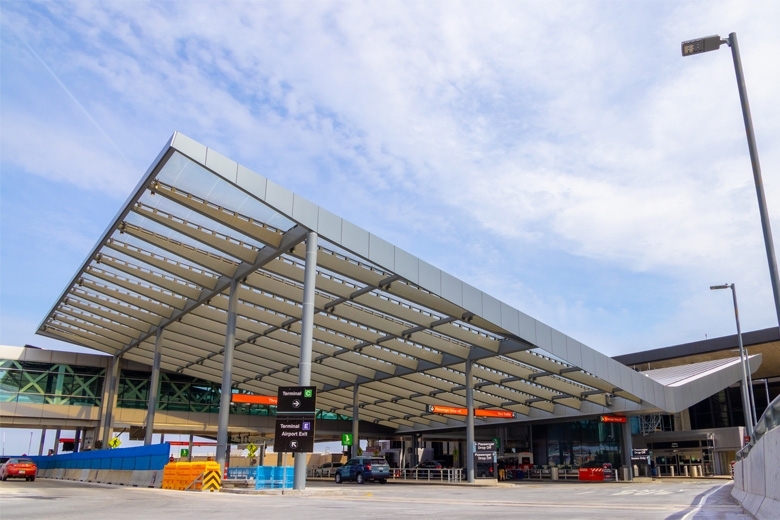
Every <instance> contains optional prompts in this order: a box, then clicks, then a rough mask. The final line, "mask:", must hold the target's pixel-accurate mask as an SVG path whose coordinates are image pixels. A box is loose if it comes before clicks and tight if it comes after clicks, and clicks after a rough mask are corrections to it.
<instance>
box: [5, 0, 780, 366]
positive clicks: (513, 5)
mask: <svg viewBox="0 0 780 520" xmlns="http://www.w3.org/2000/svg"><path fill="white" fill-rule="evenodd" d="M778 26H780V2H767V1H765V0H738V1H727V0H708V1H684V0H683V1H679V0H674V1H664V0H658V1H632V2H620V1H617V0H613V1H596V0H594V1H558V0H549V1H548V0H545V1H541V0H540V1H523V0H511V1H494V2H488V1H485V2H474V1H471V2H458V1H450V0H448V1H443V0H442V1H427V2H412V1H402V0H398V1H393V2H388V1H366V2H358V1H340V2H329V1H325V0H322V1H317V2H304V1H290V2H271V1H269V2H263V1H253V2H250V1H244V2H220V1H210V2H205V1H194V2H190V1H187V2H172V1H168V2H141V1H114V2H88V1H78V2H67V1H61V2H33V1H23V2H22V1H12V0H11V1H9V0H4V1H2V2H0V344H3V345H16V346H21V345H25V344H30V345H36V346H40V347H44V348H54V349H61V350H78V348H76V347H73V346H71V345H67V344H65V343H60V342H57V341H56V340H53V339H48V338H44V337H41V336H37V335H36V334H35V331H36V330H37V328H38V325H39V324H40V323H41V321H42V320H43V319H44V318H45V316H46V315H47V313H48V311H49V310H50V309H51V308H52V307H53V306H54V304H55V302H56V301H57V300H58V298H59V296H60V294H61V293H62V292H63V291H64V290H65V288H66V287H67V285H68V283H69V282H70V280H71V278H72V277H73V276H74V274H75V273H76V272H77V271H78V269H79V267H80V266H81V264H82V263H83V262H84V260H85V258H86V257H87V255H88V253H89V252H90V250H91V249H92V247H93V246H94V245H95V243H96V242H97V240H98V239H99V237H100V235H101V234H102V232H103V231H104V230H105V229H106V228H107V227H108V226H109V224H110V223H111V222H112V221H113V219H114V217H115V215H116V213H117V212H118V211H119V209H120V208H121V207H122V205H123V204H124V202H125V200H126V199H127V197H128V196H129V195H130V193H131V190H132V189H133V187H134V186H135V185H136V183H137V182H138V181H139V180H140V178H141V177H142V176H143V174H144V172H145V171H146V169H147V168H148V167H149V165H150V164H151V163H152V162H153V161H154V159H155V158H156V156H157V154H158V152H159V151H160V150H161V149H162V148H163V146H164V145H165V143H166V142H167V140H168V139H169V137H170V136H171V134H172V133H173V132H174V131H180V132H182V133H184V134H186V135H188V136H189V137H192V138H193V139H195V140H196V141H198V142H200V143H203V144H205V145H206V146H208V147H210V148H212V149H214V150H216V151H218V152H220V153H221V154H223V155H226V156H228V157H230V158H231V159H234V160H236V161H238V162H239V163H241V164H243V165H245V166H247V167H248V168H250V169H251V170H254V171H256V172H258V173H260V174H262V175H264V176H266V177H268V178H270V179H272V180H273V181H275V182H276V183H278V184H280V185H282V186H284V187H285V188H287V189H289V190H291V191H293V192H296V193H299V194H300V195H302V196H304V197H306V198H308V199H309V200H311V201H312V202H314V203H316V204H318V205H320V206H323V207H324V208H326V209H328V210H330V211H332V212H334V213H336V214H337V215H339V216H341V217H344V218H346V219H347V220H349V221H351V222H353V223H356V224H358V225H360V226H361V227H363V228H365V229H367V230H369V231H370V232H372V233H375V234H376V235H378V236H380V237H382V238H384V239H386V240H388V241H390V242H391V243H394V244H395V245H397V246H399V247H401V248H403V249H405V250H407V251H409V252H410V253H412V254H414V255H415V256H418V257H420V258H422V259H424V260H426V261H427V262H429V263H431V264H433V265H435V266H437V267H439V268H441V269H443V270H445V271H447V272H449V273H450V274H452V275H454V276H456V277H458V278H460V279H462V280H464V281H466V282H468V283H469V284H471V285H473V286H475V287H477V288H479V289H480V290H482V291H484V292H486V293H488V294H491V295H492V296H495V297H497V298H499V299H501V300H503V301H504V302H506V303H508V304H510V305H511V306H513V307H515V308H517V309H519V310H521V311H523V312H525V313H526V314H528V315H530V316H532V317H534V318H536V319H538V320H540V321H542V322H544V323H546V324H548V325H550V326H552V327H553V328H555V329H557V330H559V331H561V332H563V333H565V334H567V335H569V336H571V337H573V338H575V339H577V340H579V341H581V342H582V343H584V344H586V345H588V346H590V347H592V348H594V349H596V350H598V351H600V352H603V353H605V354H607V355H611V356H613V355H618V354H624V353H630V352H637V351H642V350H648V349H654V348H661V347H666V346H671V345H677V344H681V343H686V342H691V341H698V340H703V339H706V338H712V337H719V336H725V335H729V334H734V333H735V331H736V327H735V322H734V308H733V305H732V300H731V297H730V294H728V292H727V291H718V292H713V291H710V289H709V287H710V286H711V285H715V284H722V283H735V284H736V288H737V295H738V299H739V311H740V321H741V326H742V330H743V331H750V330H757V329H763V328H767V327H771V326H775V325H777V315H776V313H775V307H774V301H773V297H772V290H771V284H770V278H769V269H768V266H767V257H766V252H765V249H764V240H763V235H762V230H761V221H760V217H759V210H758V204H757V199H756V191H755V184H754V181H753V174H752V170H751V163H750V158H749V155H748V147H747V141H746V137H745V127H744V123H743V120H742V112H741V107H740V102H739V96H738V90H737V84H736V80H735V75H734V65H733V61H732V58H731V56H730V50H729V48H728V47H727V46H725V45H724V46H722V47H721V48H720V50H719V51H716V52H709V53H705V54H701V55H696V56H691V57H687V58H683V57H682V56H681V52H680V43H681V42H682V41H684V40H690V39H694V38H698V37H703V36H708V35H712V34H720V35H721V36H722V37H726V36H727V35H728V33H730V32H736V33H737V35H738V37H739V46H740V52H741V56H742V64H743V68H744V73H745V78H746V85H747V89H748V94H749V101H750V108H751V113H752V118H753V125H754V129H755V135H756V141H757V148H758V152H759V157H760V164H761V169H762V172H763V180H764V188H765V190H766V201H767V206H768V209H769V214H770V217H771V223H772V226H773V228H774V229H780V103H778V101H777V100H778V94H780V60H778V59H777V56H780V40H778V38H777V27H778Z"/></svg>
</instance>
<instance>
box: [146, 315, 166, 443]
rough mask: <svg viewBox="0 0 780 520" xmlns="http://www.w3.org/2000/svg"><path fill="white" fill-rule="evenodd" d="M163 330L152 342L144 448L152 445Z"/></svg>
mask: <svg viewBox="0 0 780 520" xmlns="http://www.w3.org/2000/svg"><path fill="white" fill-rule="evenodd" d="M162 336H163V329H157V338H155V340H154V361H153V362H152V381H151V383H149V406H148V408H147V410H146V432H145V433H144V446H149V445H150V444H151V443H152V434H153V433H154V414H155V412H157V394H158V393H159V392H160V356H161V354H162Z"/></svg>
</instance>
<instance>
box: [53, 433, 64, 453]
mask: <svg viewBox="0 0 780 520" xmlns="http://www.w3.org/2000/svg"><path fill="white" fill-rule="evenodd" d="M61 433H62V430H61V429H60V428H57V430H56V431H55V433H54V454H55V455H56V454H58V453H59V452H60V434H61Z"/></svg>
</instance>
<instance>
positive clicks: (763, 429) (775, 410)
mask: <svg viewBox="0 0 780 520" xmlns="http://www.w3.org/2000/svg"><path fill="white" fill-rule="evenodd" d="M778 426H780V395H779V396H777V397H775V399H774V400H773V401H772V402H771V403H770V405H769V406H767V408H766V410H765V411H764V413H763V414H762V415H761V418H760V419H759V420H758V422H757V423H756V426H755V428H753V437H751V438H750V442H749V443H747V444H746V445H745V446H744V447H743V448H742V449H741V450H739V451H738V452H737V456H736V460H737V461H740V460H742V459H744V458H745V457H747V456H748V453H750V450H751V449H753V446H755V444H756V442H758V440H759V439H760V438H761V437H763V436H764V435H766V433H767V432H769V431H771V430H773V429H775V428H777V427H778Z"/></svg>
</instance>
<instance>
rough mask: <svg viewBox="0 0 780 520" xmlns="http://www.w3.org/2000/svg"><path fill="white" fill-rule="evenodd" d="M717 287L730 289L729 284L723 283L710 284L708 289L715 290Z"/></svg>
mask: <svg viewBox="0 0 780 520" xmlns="http://www.w3.org/2000/svg"><path fill="white" fill-rule="evenodd" d="M717 289H731V284H730V283H724V284H723V285H710V290H712V291H715V290H717Z"/></svg>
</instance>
